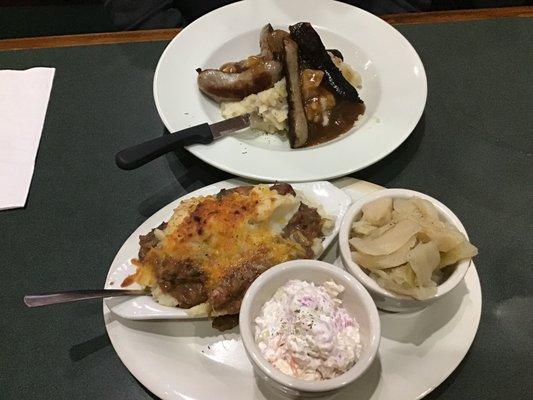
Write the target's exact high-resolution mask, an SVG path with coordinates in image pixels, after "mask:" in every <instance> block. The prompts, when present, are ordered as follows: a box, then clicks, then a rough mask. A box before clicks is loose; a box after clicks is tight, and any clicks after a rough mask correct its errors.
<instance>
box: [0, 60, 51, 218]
mask: <svg viewBox="0 0 533 400" xmlns="http://www.w3.org/2000/svg"><path fill="white" fill-rule="evenodd" d="M54 73H55V68H32V69H28V70H26V71H12V70H4V71H0V210H6V209H9V208H17V207H24V205H25V204H26V198H27V197H28V191H29V190H30V183H31V178H32V176H33V169H34V166H35V156H36V155H37V149H38V148H39V141H40V139H41V132H42V130H43V125H44V117H45V115H46V108H47V106H48V99H49V98H50V90H51V89H52V81H53V80H54Z"/></svg>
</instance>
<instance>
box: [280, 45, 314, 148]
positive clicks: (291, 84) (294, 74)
mask: <svg viewBox="0 0 533 400" xmlns="http://www.w3.org/2000/svg"><path fill="white" fill-rule="evenodd" d="M298 62H299V60H298V45H297V44H296V42H295V41H294V40H292V39H290V38H285V39H284V40H283V68H284V70H285V79H286V81H287V103H288V104H289V142H290V144H291V147H292V148H298V147H302V146H304V145H305V142H307V138H308V136H309V132H308V126H307V118H306V115H305V109H304V103H303V97H302V88H301V86H300V67H299V64H298Z"/></svg>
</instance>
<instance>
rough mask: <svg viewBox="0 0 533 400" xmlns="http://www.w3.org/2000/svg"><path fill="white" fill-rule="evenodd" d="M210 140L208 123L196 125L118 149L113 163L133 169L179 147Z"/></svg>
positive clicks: (210, 134)
mask: <svg viewBox="0 0 533 400" xmlns="http://www.w3.org/2000/svg"><path fill="white" fill-rule="evenodd" d="M212 141H213V134H212V133H211V129H210V128H209V124H201V125H196V126H192V127H190V128H187V129H183V130H181V131H179V132H175V133H171V134H169V135H165V136H161V137H158V138H156V139H152V140H148V141H147V142H144V143H139V144H136V145H135V146H131V147H128V148H127V149H124V150H122V151H119V152H118V153H117V155H116V156H115V163H116V164H117V165H118V167H119V168H122V169H135V168H139V167H140V166H141V165H144V164H146V163H147V162H149V161H152V160H155V159H156V158H157V157H160V156H162V155H163V154H166V153H168V152H171V151H173V150H176V149H178V148H180V147H183V146H189V145H191V144H209V143H211V142H212Z"/></svg>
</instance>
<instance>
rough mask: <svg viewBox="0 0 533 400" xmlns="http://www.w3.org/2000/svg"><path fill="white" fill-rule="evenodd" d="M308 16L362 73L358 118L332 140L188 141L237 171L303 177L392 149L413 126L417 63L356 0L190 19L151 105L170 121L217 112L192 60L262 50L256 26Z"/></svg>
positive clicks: (420, 103)
mask: <svg viewBox="0 0 533 400" xmlns="http://www.w3.org/2000/svg"><path fill="white" fill-rule="evenodd" d="M299 21H309V22H311V23H312V24H313V26H314V27H315V28H316V30H317V31H318V32H319V34H320V36H321V37H322V39H323V41H324V43H325V45H326V47H328V48H337V49H339V50H341V52H342V53H343V55H344V56H345V59H346V61H347V62H348V63H349V64H350V65H352V66H353V67H354V68H355V69H356V70H357V71H359V72H360V73H361V75H362V79H363V89H362V90H361V93H360V94H361V98H362V99H363V100H364V101H365V103H366V107H367V110H366V113H365V116H364V118H363V120H362V121H360V122H358V123H357V125H356V126H355V127H354V128H353V129H352V130H351V131H350V132H349V133H347V134H345V135H343V136H341V137H340V138H338V139H337V140H334V141H331V142H328V143H325V144H323V145H320V146H316V147H312V148H307V149H298V150H291V149H289V145H288V142H287V140H286V139H284V140H281V139H280V138H281V136H279V135H257V134H253V133H252V132H250V131H244V132H241V133H238V134H236V135H234V136H233V137H227V138H224V139H222V140H219V141H216V142H215V143H213V144H210V145H194V146H190V147H189V148H188V150H189V151H190V152H191V153H193V154H194V155H196V156H197V157H199V158H201V159H202V160H204V161H205V162H207V163H209V164H211V165H213V166H215V167H217V168H220V169H222V170H225V171H227V172H230V173H232V174H235V175H239V176H243V177H248V178H252V179H258V180H266V181H275V180H283V181H287V182H300V181H310V180H320V179H329V178H333V177H338V176H343V175H346V174H349V173H351V172H354V171H357V170H360V169H362V168H365V167H367V166H368V165H370V164H373V163H375V162H376V161H379V160H380V159H382V158H383V157H385V156H386V155H388V154H389V153H391V152H392V151H393V150H394V149H396V148H397V147H398V146H399V145H400V144H401V143H402V142H403V141H404V140H405V139H406V138H407V137H408V136H409V134H410V133H411V131H412V130H413V129H414V127H415V126H416V124H417V122H418V120H419V119H420V116H421V115H422V111H423V110H424V105H425V102H426V94H427V83H426V74H425V71H424V66H423V65H422V62H421V61H420V58H419V57H418V54H417V53H416V51H415V50H414V49H413V47H412V46H411V45H410V44H409V42H408V41H407V40H406V39H405V38H404V37H403V36H402V35H401V34H400V33H399V32H398V31H397V30H395V29H394V28H393V27H392V26H390V25H389V24H387V23H386V22H384V21H383V20H381V19H380V18H377V17H375V16H373V15H372V14H369V13H367V12H366V11H363V10H361V9H358V8H356V7H353V6H350V5H346V4H344V3H340V2H336V1H331V0H320V1H313V2H312V3H310V2H309V1H308V0H291V1H287V0H269V1H262V0H246V1H243V2H239V3H234V4H231V5H228V6H226V7H222V8H219V9H217V10H215V11H213V12H211V13H209V14H207V15H205V16H203V17H202V18H200V19H198V20H196V21H194V22H193V23H192V24H191V25H189V26H187V27H186V28H185V29H184V30H183V31H182V32H181V33H180V34H179V35H177V36H176V37H175V38H174V39H173V40H172V42H171V43H170V44H169V45H168V47H167V48H166V49H165V51H164V53H163V55H162V56H161V59H160V60H159V63H158V65H157V69H156V72H155V77H154V97H155V103H156V106H157V110H158V112H159V115H160V116H161V119H162V120H163V122H164V124H165V125H166V127H167V128H168V130H169V131H171V132H173V131H177V130H180V129H183V128H186V127H189V126H194V125H197V124H201V123H204V122H210V123H212V122H215V121H219V120H220V119H221V116H220V112H219V108H218V105H217V104H216V103H214V102H213V101H211V100H209V99H208V98H206V96H204V95H202V94H201V93H200V91H199V90H198V87H197V85H196V75H197V74H196V71H195V68H198V67H201V68H217V67H218V66H220V65H221V64H222V63H224V62H227V61H232V60H238V59H242V58H244V57H246V56H248V55H251V54H256V53H258V51H259V43H258V41H259V30H260V29H261V27H262V26H263V25H265V24H266V23H267V22H271V23H272V24H273V25H274V26H275V27H277V28H284V29H287V26H288V25H290V24H294V23H296V22H299Z"/></svg>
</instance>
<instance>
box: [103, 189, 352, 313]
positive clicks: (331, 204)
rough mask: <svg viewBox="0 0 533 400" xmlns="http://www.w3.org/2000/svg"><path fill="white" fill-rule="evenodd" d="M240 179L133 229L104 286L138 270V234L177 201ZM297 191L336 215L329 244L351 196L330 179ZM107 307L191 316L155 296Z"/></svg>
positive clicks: (109, 302) (119, 299)
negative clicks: (155, 299)
mask: <svg viewBox="0 0 533 400" xmlns="http://www.w3.org/2000/svg"><path fill="white" fill-rule="evenodd" d="M249 184H250V183H249V182H244V181H241V180H238V179H231V180H227V181H222V182H218V183H215V184H213V185H210V186H206V187H203V188H201V189H199V190H196V191H194V192H192V193H189V194H187V195H185V196H183V197H181V198H179V199H177V200H175V201H173V202H172V203H170V204H168V205H166V206H165V207H163V208H162V209H161V210H159V211H158V212H156V213H155V214H154V215H152V216H151V217H150V218H148V219H147V220H146V221H145V222H144V223H143V224H142V225H141V226H139V228H137V229H136V230H135V232H133V233H132V234H131V235H130V237H129V238H128V239H127V240H126V242H124V244H123V245H122V247H121V248H120V250H119V251H118V253H117V255H116V256H115V259H114V260H113V263H112V264H111V268H110V269H109V273H108V275H107V279H106V283H105V287H106V289H113V288H117V287H119V286H120V284H121V283H122V281H123V280H124V278H126V277H127V276H129V275H131V274H133V273H134V272H135V266H133V265H132V264H131V259H132V258H136V257H137V253H138V252H139V235H145V234H147V233H148V232H150V231H151V230H152V229H153V228H155V227H157V226H159V225H160V224H161V223H162V222H165V221H168V220H169V218H170V217H171V215H172V213H173V211H174V209H175V208H176V207H177V206H178V204H179V203H180V202H181V201H182V200H185V199H187V198H191V197H195V196H205V195H210V194H216V193H218V192H219V191H220V190H221V189H229V188H233V187H236V186H242V185H249ZM293 187H294V190H296V191H297V192H300V193H302V195H303V196H304V198H305V199H307V200H309V202H310V203H311V204H321V205H322V206H323V207H324V211H325V212H326V214H327V215H328V216H331V217H333V218H335V228H334V230H333V231H332V232H331V234H329V235H328V236H326V237H325V238H324V242H323V246H324V249H327V248H328V246H329V245H330V244H331V243H332V242H333V240H334V239H335V238H336V236H337V233H338V232H339V226H340V221H341V219H342V217H343V215H344V213H345V212H346V210H347V208H348V206H349V205H350V203H351V199H350V197H349V196H348V195H347V194H346V193H344V192H343V191H342V190H340V189H338V188H336V187H335V186H333V185H332V184H331V183H329V182H308V183H295V184H293ZM129 288H131V289H139V288H140V286H139V285H137V284H134V285H131V286H129ZM105 303H106V305H107V307H109V308H110V309H111V310H112V311H113V312H114V313H115V314H117V315H119V316H121V317H122V318H129V319H187V318H191V317H190V316H189V315H188V314H187V312H186V311H185V310H184V309H181V308H176V307H165V306H162V305H160V304H159V303H157V302H156V301H154V299H153V298H152V296H139V297H131V298H128V297H115V298H109V299H105Z"/></svg>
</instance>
